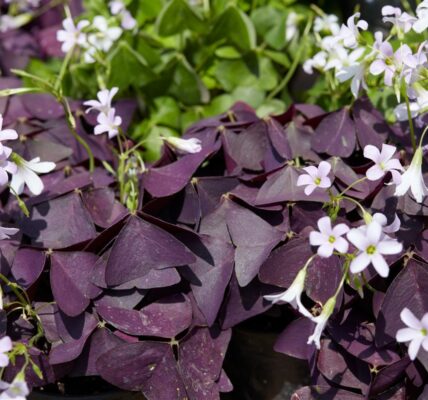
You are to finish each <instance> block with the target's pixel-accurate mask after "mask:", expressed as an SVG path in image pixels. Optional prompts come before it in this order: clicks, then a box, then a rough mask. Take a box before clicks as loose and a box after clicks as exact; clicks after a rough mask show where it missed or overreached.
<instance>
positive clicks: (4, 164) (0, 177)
mask: <svg viewBox="0 0 428 400" xmlns="http://www.w3.org/2000/svg"><path fill="white" fill-rule="evenodd" d="M11 154H12V149H10V148H9V147H6V146H4V147H3V153H2V154H0V186H3V185H6V183H7V182H8V181H9V175H8V174H7V173H8V172H9V174H12V175H13V174H15V173H16V171H17V166H16V164H15V163H14V162H12V161H9V160H8V158H9V156H10V155H11Z"/></svg>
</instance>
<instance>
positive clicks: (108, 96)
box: [83, 87, 119, 114]
mask: <svg viewBox="0 0 428 400" xmlns="http://www.w3.org/2000/svg"><path fill="white" fill-rule="evenodd" d="M118 91H119V88H117V87H114V88H111V89H110V90H109V89H103V90H100V91H99V92H98V93H97V98H98V100H88V101H85V102H84V103H83V105H85V106H87V107H89V108H88V109H87V110H86V113H89V112H90V111H92V110H96V111H98V112H101V113H104V114H108V112H109V111H110V109H111V108H112V107H111V102H112V100H113V97H114V96H115V95H116V93H117V92H118Z"/></svg>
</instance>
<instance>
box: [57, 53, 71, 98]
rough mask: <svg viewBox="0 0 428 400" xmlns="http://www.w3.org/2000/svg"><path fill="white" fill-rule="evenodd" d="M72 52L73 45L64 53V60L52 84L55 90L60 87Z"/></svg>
mask: <svg viewBox="0 0 428 400" xmlns="http://www.w3.org/2000/svg"><path fill="white" fill-rule="evenodd" d="M73 53H74V46H73V47H72V48H71V50H70V51H69V52H68V53H67V54H66V55H65V58H64V61H63V62H62V65H61V70H60V72H59V74H58V77H57V79H56V82H55V86H54V89H55V91H58V90H60V88H61V85H62V81H63V79H64V76H65V74H66V72H67V68H68V64H69V63H70V60H71V57H72V56H73Z"/></svg>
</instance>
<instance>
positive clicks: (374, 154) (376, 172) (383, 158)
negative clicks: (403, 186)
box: [364, 144, 404, 185]
mask: <svg viewBox="0 0 428 400" xmlns="http://www.w3.org/2000/svg"><path fill="white" fill-rule="evenodd" d="M396 151H397V148H396V147H395V146H391V145H390V144H382V150H381V151H379V149H378V148H377V147H375V146H373V145H371V144H368V145H367V146H366V147H364V157H366V158H368V159H369V160H372V161H373V162H374V165H373V166H372V167H370V168H369V169H368V170H367V172H366V176H367V179H368V180H370V181H377V180H379V179H381V178H383V177H384V176H385V174H386V173H387V172H391V175H392V181H393V182H394V183H395V184H396V185H399V184H400V182H401V174H400V171H403V170H404V168H403V166H402V165H401V163H400V161H399V160H398V159H396V158H393V157H394V154H395V152H396Z"/></svg>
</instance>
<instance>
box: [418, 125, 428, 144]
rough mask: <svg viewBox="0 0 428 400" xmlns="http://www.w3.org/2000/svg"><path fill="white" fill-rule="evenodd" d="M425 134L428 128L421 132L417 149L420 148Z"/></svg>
mask: <svg viewBox="0 0 428 400" xmlns="http://www.w3.org/2000/svg"><path fill="white" fill-rule="evenodd" d="M427 132H428V126H427V127H425V129H424V131H423V132H422V135H421V138H420V139H419V147H422V142H423V140H424V138H425V135H426V133H427Z"/></svg>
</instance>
